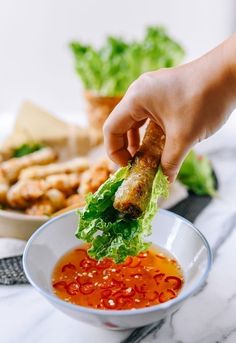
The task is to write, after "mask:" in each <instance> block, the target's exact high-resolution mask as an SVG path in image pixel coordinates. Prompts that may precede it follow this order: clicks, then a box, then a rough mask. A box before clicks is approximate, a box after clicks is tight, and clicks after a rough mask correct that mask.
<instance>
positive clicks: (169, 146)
mask: <svg viewBox="0 0 236 343" xmlns="http://www.w3.org/2000/svg"><path fill="white" fill-rule="evenodd" d="M234 39H235V38H234ZM226 43H227V41H226ZM226 43H224V44H222V45H221V46H219V47H218V48H216V49H214V50H213V51H211V52H210V53H208V54H207V55H205V56H203V57H202V58H200V59H198V60H195V61H193V62H191V63H188V64H185V65H182V66H179V67H176V68H171V69H162V70H159V71H155V72H149V73H145V74H143V75H142V76H141V77H140V78H139V79H137V80H136V81H135V82H133V84H132V85H131V86H130V87H129V89H128V91H127V93H126V94H125V96H124V98H123V99H122V100H121V102H120V103H119V104H118V106H117V107H116V108H115V109H114V110H113V112H112V113H111V114H110V116H109V117H108V119H107V121H106V122H105V125H104V140H105V146H106V149H107V152H108V155H109V156H110V158H111V159H112V160H113V161H114V162H115V163H118V164H120V165H126V164H127V162H128V161H129V160H130V159H131V158H132V156H133V155H134V153H135V152H136V151H137V149H138V148H139V143H140V139H139V128H140V127H141V126H142V125H143V124H144V122H145V121H146V120H147V118H150V119H151V120H154V121H155V122H156V123H157V124H159V125H160V126H161V127H162V129H163V131H164V132H165V134H166V143H165V147H164V150H163V154H162V159H161V165H162V169H163V172H164V173H165V174H166V175H167V176H168V177H169V180H170V181H171V182H172V181H173V180H174V179H175V177H176V175H177V173H178V171H179V168H180V165H181V162H182V161H183V159H184V157H185V155H186V154H187V152H188V151H189V149H190V148H191V147H192V146H193V145H194V144H195V143H197V142H200V141H201V140H203V139H205V138H207V137H209V136H210V135H212V134H213V133H214V132H215V131H216V130H217V129H218V128H220V127H221V125H222V124H223V123H224V122H225V121H226V119H227V118H228V116H229V114H230V113H231V111H232V110H233V107H234V105H235V100H236V92H234V91H235V90H236V89H235V88H236V81H235V74H234V75H232V74H233V73H231V71H232V70H230V68H229V66H231V64H230V63H229V61H228V59H229V56H230V54H228V53H226V52H227V49H226V45H227V44H226ZM235 47H236V46H235ZM225 50H226V52H225ZM233 90H234V91H233ZM156 144H158V141H157V142H156Z"/></svg>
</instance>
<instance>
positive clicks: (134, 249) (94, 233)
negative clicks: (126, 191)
mask: <svg viewBox="0 0 236 343" xmlns="http://www.w3.org/2000/svg"><path fill="white" fill-rule="evenodd" d="M128 171H129V167H123V168H120V169H119V170H118V171H117V172H116V173H115V174H114V175H113V176H111V177H110V178H109V179H108V180H107V181H106V182H105V183H104V184H103V185H102V186H101V187H100V188H99V189H98V190H97V192H96V193H94V194H89V195H88V197H87V199H86V206H85V207H84V209H83V210H81V211H79V216H80V220H79V224H78V228H77V231H76V237H77V238H79V239H82V240H84V241H86V242H88V243H90V244H91V247H90V249H89V255H90V256H91V257H93V258H95V259H96V260H101V259H103V258H105V257H109V258H112V259H113V260H114V261H115V262H116V263H121V262H123V261H124V260H125V258H126V257H127V256H135V255H137V254H139V253H140V252H141V251H143V250H146V249H147V248H148V246H149V243H147V242H145V241H144V238H145V237H146V236H148V235H150V234H151V222H152V219H153V217H154V216H155V214H156V212H157V210H158V206H157V200H158V198H159V197H160V196H164V197H166V196H167V195H168V181H167V178H166V177H165V176H164V175H163V173H162V171H161V169H159V170H158V172H157V174H156V176H155V179H154V182H153V187H152V194H151V197H150V201H149V204H148V206H147V209H146V211H145V212H144V213H143V214H142V216H141V217H139V218H137V219H132V218H130V217H129V216H127V215H121V214H120V213H119V212H118V211H117V210H116V209H114V207H113V201H114V197H115V193H116V191H117V189H118V188H119V186H120V185H121V183H122V182H123V180H124V179H125V177H126V175H127V174H128Z"/></svg>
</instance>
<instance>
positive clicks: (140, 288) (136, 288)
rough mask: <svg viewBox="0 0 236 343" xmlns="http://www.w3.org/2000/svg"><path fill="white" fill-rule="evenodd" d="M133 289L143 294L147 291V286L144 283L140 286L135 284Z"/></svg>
mask: <svg viewBox="0 0 236 343" xmlns="http://www.w3.org/2000/svg"><path fill="white" fill-rule="evenodd" d="M134 289H135V291H136V292H137V293H139V294H144V293H145V292H147V291H148V286H147V285H146V284H142V285H141V286H138V285H135V286H134Z"/></svg>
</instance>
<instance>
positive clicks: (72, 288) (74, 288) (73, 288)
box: [66, 282, 80, 295]
mask: <svg viewBox="0 0 236 343" xmlns="http://www.w3.org/2000/svg"><path fill="white" fill-rule="evenodd" d="M79 289H80V285H79V284H78V283H77V282H71V283H69V284H68V285H67V286H66V291H67V293H68V294H70V295H76V294H77V293H78V292H79Z"/></svg>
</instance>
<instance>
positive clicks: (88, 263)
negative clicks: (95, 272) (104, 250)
mask: <svg viewBox="0 0 236 343" xmlns="http://www.w3.org/2000/svg"><path fill="white" fill-rule="evenodd" d="M95 264H96V261H93V260H90V259H88V258H84V259H83V260H82V261H81V262H80V267H82V268H84V269H88V268H90V267H94V266H95Z"/></svg>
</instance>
